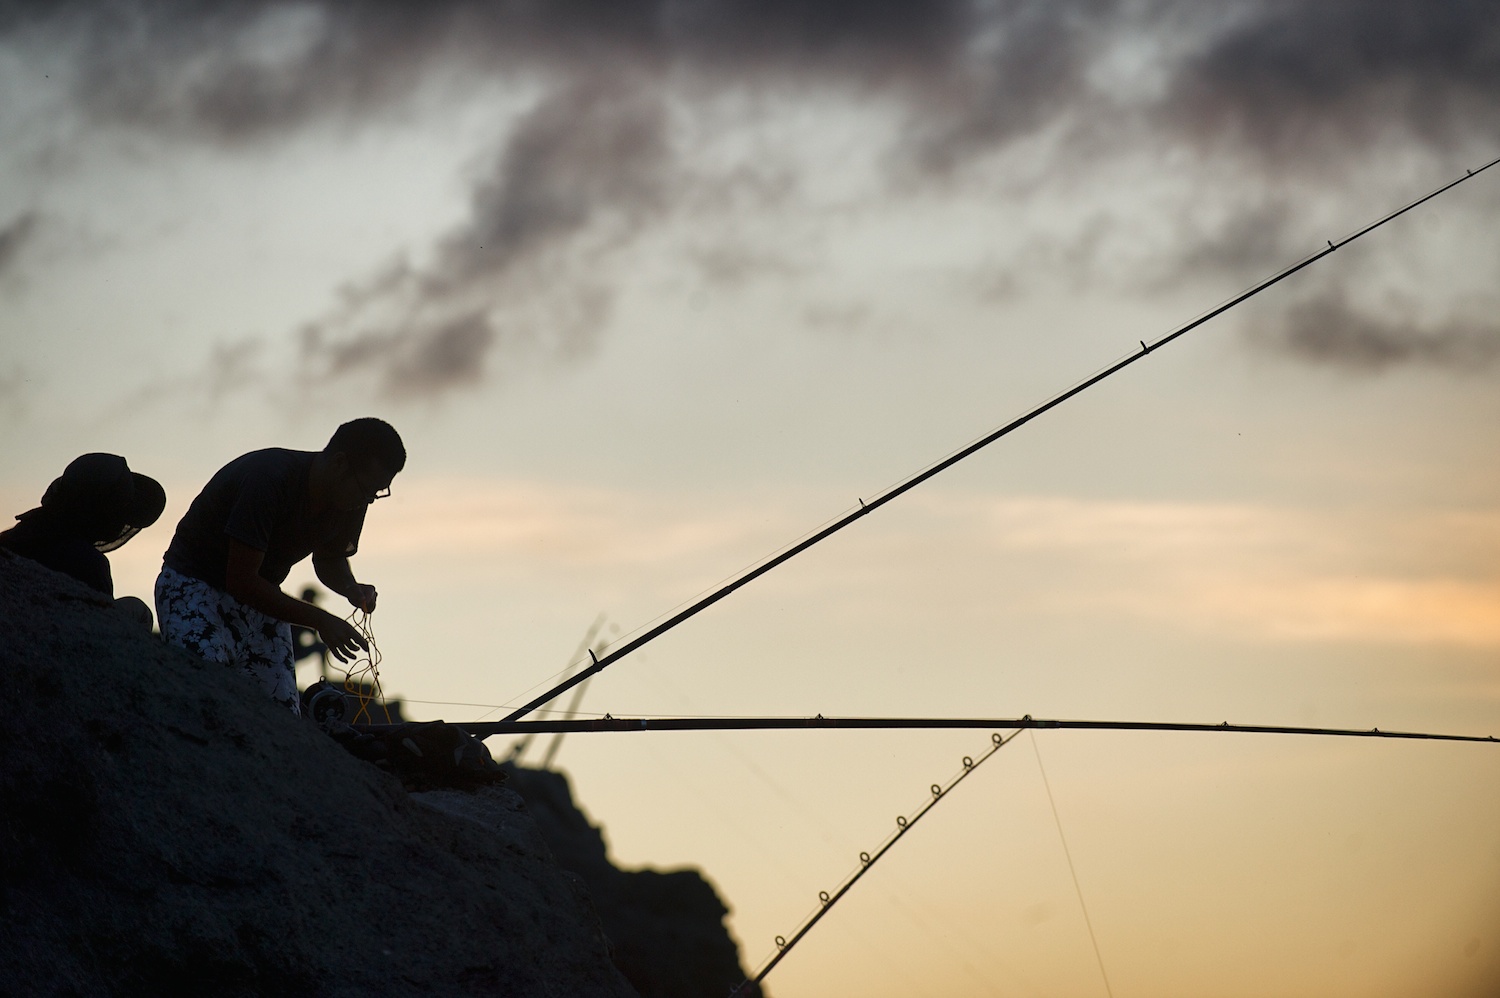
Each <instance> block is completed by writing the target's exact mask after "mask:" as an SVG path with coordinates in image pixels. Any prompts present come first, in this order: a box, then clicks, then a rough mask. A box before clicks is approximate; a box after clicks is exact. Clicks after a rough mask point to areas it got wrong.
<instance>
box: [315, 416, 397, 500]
mask: <svg viewBox="0 0 1500 998" xmlns="http://www.w3.org/2000/svg"><path fill="white" fill-rule="evenodd" d="M323 453H324V454H326V455H328V460H329V464H330V466H331V467H332V469H333V471H334V472H335V473H336V475H337V477H338V479H339V481H340V483H341V488H340V494H339V497H338V502H337V505H339V506H342V507H344V508H346V509H357V508H359V507H360V506H363V505H366V504H368V503H372V502H374V501H375V500H376V499H379V498H381V497H382V496H383V495H384V494H385V493H386V490H388V489H389V488H390V486H391V479H393V478H395V477H396V474H397V473H398V472H400V471H401V469H402V468H404V467H406V447H405V446H404V445H403V444H402V443H401V436H400V434H398V433H397V432H396V430H395V427H393V426H391V424H390V423H387V422H386V421H385V420H383V419H376V418H375V417H373V416H365V417H363V418H360V419H351V420H350V421H349V422H347V423H345V424H344V425H343V426H340V427H339V428H338V429H337V430H334V431H333V436H332V437H331V438H330V439H329V441H328V445H327V446H326V447H324V448H323Z"/></svg>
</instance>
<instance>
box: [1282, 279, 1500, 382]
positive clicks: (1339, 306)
mask: <svg viewBox="0 0 1500 998" xmlns="http://www.w3.org/2000/svg"><path fill="white" fill-rule="evenodd" d="M1259 342H1261V343H1263V344H1267V345H1270V346H1273V347H1275V348H1277V349H1280V350H1283V351H1286V352H1288V353H1290V354H1291V355H1292V356H1295V357H1298V358H1301V359H1303V360H1307V361H1311V362H1313V363H1317V364H1326V365H1330V366H1335V367H1342V368H1346V369H1348V370H1352V371H1365V372H1379V371H1383V370H1386V369H1387V368H1390V367H1394V366H1396V365H1404V364H1423V365H1428V366H1431V367H1439V368H1448V369H1452V370H1455V371H1473V370H1476V369H1480V368H1484V367H1487V366H1489V365H1492V364H1494V363H1495V362H1496V361H1497V360H1500V325H1496V324H1495V323H1494V322H1480V321H1477V320H1467V319H1461V318H1455V319H1448V320H1445V321H1441V322H1437V323H1421V322H1418V321H1415V320H1403V319H1401V318H1400V317H1399V316H1397V315H1392V314H1390V312H1389V311H1387V312H1384V313H1382V314H1379V315H1372V314H1370V313H1367V312H1364V311H1361V310H1360V309H1358V308H1356V307H1355V306H1353V305H1352V304H1351V303H1350V302H1349V300H1348V299H1347V297H1345V296H1344V295H1343V294H1342V293H1340V292H1337V291H1326V292H1323V293H1321V294H1319V295H1316V296H1314V297H1312V298H1310V299H1307V300H1305V301H1302V302H1300V303H1298V304H1296V305H1294V306H1292V307H1291V308H1289V309H1287V310H1286V312H1285V313H1284V316H1283V319H1282V321H1281V323H1280V325H1279V326H1278V327H1275V328H1273V329H1272V330H1271V331H1269V332H1263V333H1261V334H1259Z"/></svg>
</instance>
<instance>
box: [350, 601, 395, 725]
mask: <svg viewBox="0 0 1500 998" xmlns="http://www.w3.org/2000/svg"><path fill="white" fill-rule="evenodd" d="M344 619H345V620H347V621H349V623H351V624H353V625H354V627H355V629H356V630H358V631H359V633H360V636H361V637H362V638H364V639H365V646H366V650H365V651H364V652H361V653H360V654H359V655H357V656H355V658H354V661H353V662H351V663H350V664H349V667H348V668H347V669H345V668H344V667H343V666H338V668H339V669H340V670H341V671H342V672H343V673H344V692H345V693H348V694H349V695H350V696H352V697H354V701H355V703H357V704H359V709H358V710H356V711H355V712H354V719H353V720H354V723H355V724H359V723H361V722H363V723H365V724H373V723H375V718H374V717H373V716H371V714H370V704H372V703H375V704H377V705H378V706H379V707H380V712H381V714H383V715H384V716H385V723H386V724H390V723H391V714H390V711H388V710H387V709H386V706H385V691H384V690H383V689H381V688H380V659H381V655H380V649H379V648H378V647H377V646H376V644H375V628H374V625H373V624H371V623H370V615H369V614H368V613H366V612H365V611H363V610H361V609H358V608H356V609H355V610H354V612H353V613H351V614H349V616H347V617H345V618H344Z"/></svg>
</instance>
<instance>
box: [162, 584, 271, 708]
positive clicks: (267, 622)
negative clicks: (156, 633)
mask: <svg viewBox="0 0 1500 998" xmlns="http://www.w3.org/2000/svg"><path fill="white" fill-rule="evenodd" d="M156 617H157V619H158V620H159V621H160V622H161V635H162V637H163V638H165V639H166V640H167V642H168V643H169V644H174V645H176V646H177V647H179V648H186V649H187V650H188V651H190V652H192V653H193V654H194V655H197V656H198V657H200V658H202V659H205V660H206V661H209V662H218V663H219V664H220V665H229V666H238V667H239V668H241V669H243V670H244V671H245V672H246V673H247V674H248V675H249V676H250V678H251V679H253V680H255V682H256V684H257V685H259V686H260V688H261V689H263V690H265V692H266V695H267V696H269V697H270V698H271V699H272V700H275V701H276V702H277V703H279V704H281V705H282V706H283V707H285V708H287V709H288V710H290V711H291V712H292V713H293V714H300V713H301V709H300V708H301V704H300V701H299V698H298V695H297V676H296V671H295V660H294V659H293V657H292V628H291V625H290V624H288V623H287V622H286V621H284V620H277V619H276V618H275V617H271V616H268V615H266V614H264V613H261V612H260V611H259V610H256V609H255V608H253V607H248V606H246V605H245V604H243V603H241V602H240V601H239V600H237V599H235V598H234V597H233V596H231V595H229V594H228V593H226V592H224V591H223V590H222V589H215V588H214V587H213V586H211V585H209V584H208V583H207V582H204V581H202V580H200V579H194V578H192V577H190V576H187V575H183V574H182V573H181V572H178V571H175V570H174V569H171V568H168V567H167V566H166V565H163V566H162V569H161V574H160V575H158V576H157V577H156Z"/></svg>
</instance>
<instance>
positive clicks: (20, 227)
mask: <svg viewBox="0 0 1500 998" xmlns="http://www.w3.org/2000/svg"><path fill="white" fill-rule="evenodd" d="M37 222H38V215H37V213H36V212H34V211H28V212H25V213H23V214H21V215H18V216H16V217H15V218H13V219H11V220H10V221H9V222H8V223H6V224H5V225H4V226H0V277H3V276H5V274H6V273H7V272H8V271H9V270H10V269H11V268H12V267H14V266H15V264H16V261H17V260H18V259H19V258H20V255H21V250H22V249H23V248H24V247H25V245H26V244H27V243H28V242H29V241H30V240H31V238H32V236H33V235H34V234H35V232H36V228H37Z"/></svg>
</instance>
